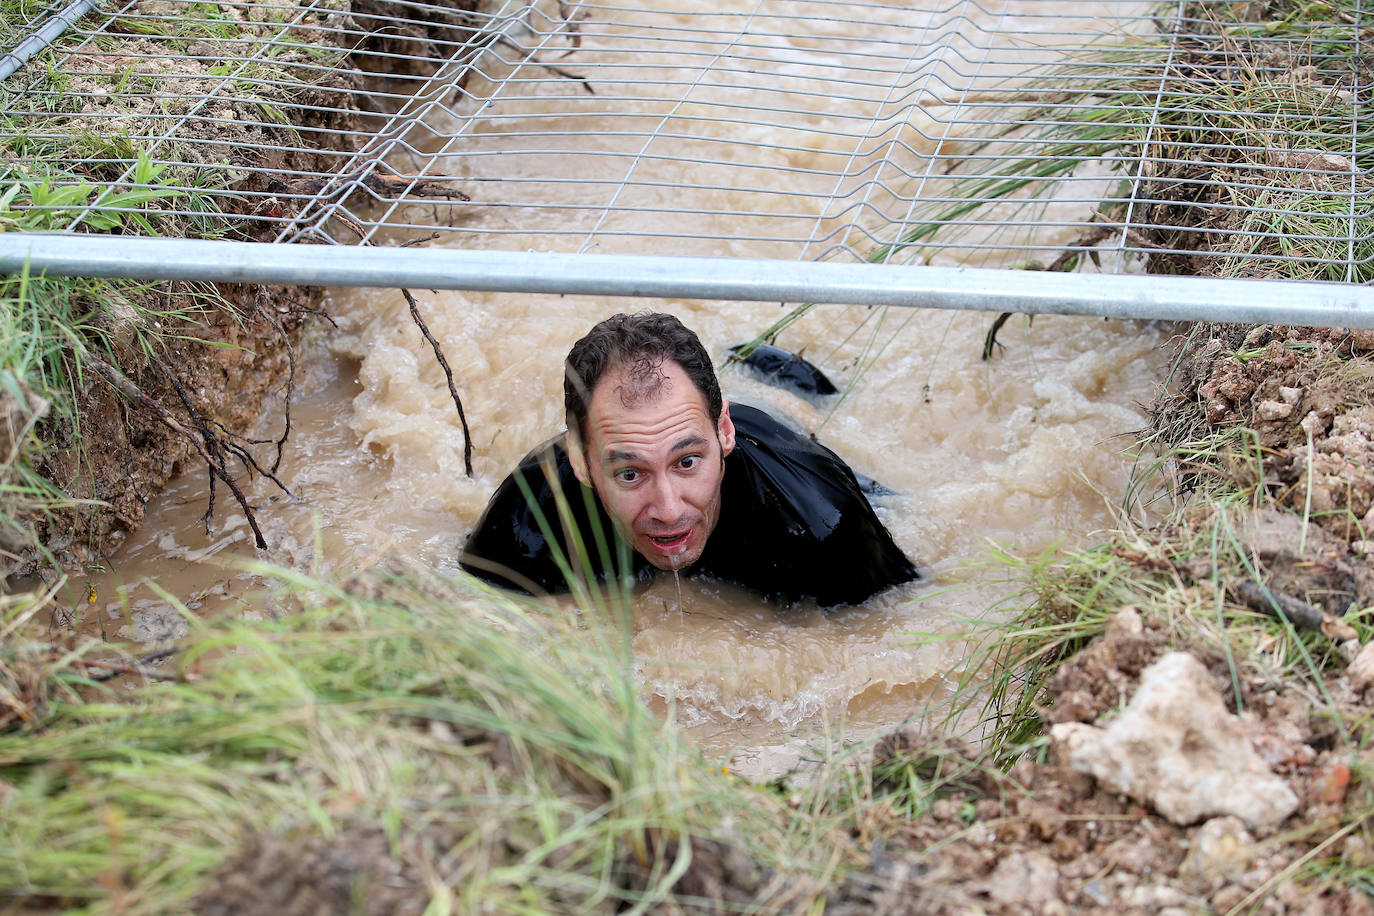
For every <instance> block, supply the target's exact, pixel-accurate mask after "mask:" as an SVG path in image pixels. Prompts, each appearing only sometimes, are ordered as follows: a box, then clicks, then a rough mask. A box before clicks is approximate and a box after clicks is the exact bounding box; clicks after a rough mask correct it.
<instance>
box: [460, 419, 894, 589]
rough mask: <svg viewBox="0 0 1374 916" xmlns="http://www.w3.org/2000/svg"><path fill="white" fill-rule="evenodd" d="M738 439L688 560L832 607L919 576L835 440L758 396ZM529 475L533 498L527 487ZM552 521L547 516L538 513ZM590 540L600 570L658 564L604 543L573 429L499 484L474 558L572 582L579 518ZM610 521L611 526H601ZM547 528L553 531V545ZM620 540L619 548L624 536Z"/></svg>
mask: <svg viewBox="0 0 1374 916" xmlns="http://www.w3.org/2000/svg"><path fill="white" fill-rule="evenodd" d="M730 418H731V420H733V421H734V425H735V448H734V451H732V452H731V453H730V454H729V455H727V456H726V458H725V477H724V480H723V481H722V483H721V512H720V520H719V521H718V522H717V523H716V527H715V530H714V531H713V532H712V534H711V536H710V538H709V539H708V540H707V542H706V548H705V550H703V551H702V554H701V558H700V559H698V560H697V562H696V563H694V564H693V565H692V566H691V567H689V568H688V570H687V572H688V574H690V575H704V576H710V577H712V578H716V579H721V580H723V581H726V582H733V583H735V584H737V585H742V586H744V587H745V588H748V589H751V590H753V591H755V592H758V593H759V594H761V595H764V596H766V597H769V598H774V599H778V600H781V601H785V602H791V601H796V600H799V599H801V598H814V599H815V600H816V602H817V603H818V604H819V605H821V606H822V607H825V606H830V605H837V604H857V603H859V602H861V601H864V600H865V599H867V598H868V597H870V596H871V595H873V594H875V593H877V592H879V591H882V590H883V589H885V588H888V587H889V586H892V585H898V584H900V583H902V582H910V581H911V580H912V579H915V578H917V577H918V573H917V572H916V567H915V566H913V565H912V564H911V562H910V561H909V560H908V559H907V558H906V556H905V555H904V554H903V553H902V551H901V549H900V548H898V547H897V545H896V544H895V543H893V540H892V536H891V535H889V534H888V532H887V529H886V528H884V527H883V524H882V522H880V521H879V520H878V517H877V515H876V514H874V512H873V507H872V506H870V505H869V503H868V500H867V499H865V498H864V495H863V493H862V492H861V491H860V489H859V485H858V483H857V482H856V480H855V478H854V472H853V471H851V470H850V469H849V466H848V465H846V464H845V463H844V462H843V461H842V460H840V458H839V457H838V456H837V455H836V454H835V453H834V452H832V451H830V449H828V448H826V447H824V446H823V445H820V444H819V443H817V442H814V441H813V440H811V439H809V438H806V437H804V436H801V435H798V434H797V433H795V432H793V431H792V430H791V429H789V428H788V427H786V426H784V425H783V424H781V423H779V422H778V421H777V420H775V419H773V418H772V417H770V416H769V415H768V414H766V413H764V412H763V411H761V410H758V409H756V408H753V407H747V406H744V405H737V404H732V405H730ZM541 461H543V462H546V463H547V464H546V466H547V467H549V468H552V469H553V473H552V475H551V476H553V477H554V478H555V479H556V480H557V482H558V487H559V488H561V492H562V493H564V494H566V496H567V500H566V503H567V507H568V509H569V512H568V513H567V517H568V518H570V519H573V520H574V521H573V523H572V524H569V525H563V524H560V523H559V518H560V516H559V514H558V510H557V502H558V500H557V497H556V495H555V488H554V486H553V485H551V484H550V482H549V476H550V475H546V473H545V472H544V471H543V470H541V468H540V463H541ZM517 475H519V476H521V477H523V479H524V480H525V482H526V483H527V484H528V487H529V490H530V493H531V494H532V496H533V504H534V506H535V507H538V511H537V512H536V510H535V508H532V506H531V503H530V501H529V500H528V499H526V497H525V495H524V494H523V493H522V492H521V488H520V485H519V483H518V482H517ZM539 515H542V517H543V519H545V520H547V523H548V527H547V528H544V527H542V526H541V525H540V524H539V518H538V516H539ZM574 526H575V527H576V529H577V531H576V536H577V537H579V538H580V539H581V541H582V543H583V544H585V545H587V547H586V549H585V551H584V552H582V553H581V554H580V555H581V556H591V557H593V558H595V560H596V562H593V563H592V564H591V568H592V572H593V573H594V574H595V575H596V576H597V577H598V578H603V579H604V578H606V577H607V575H608V573H609V572H610V571H611V570H613V569H616V568H619V567H617V565H616V563H615V561H614V557H615V556H616V555H619V556H620V557H621V558H622V559H624V558H628V559H629V561H630V563H631V564H632V575H634V576H636V577H639V576H643V575H648V574H650V573H651V572H652V570H653V567H652V566H651V565H650V564H649V563H648V561H647V560H645V559H644V558H643V557H641V556H639V555H638V554H635V553H633V552H632V551H630V550H629V549H628V546H627V545H625V543H624V542H623V541H618V544H617V545H616V546H612V547H609V548H607V549H604V550H602V549H598V547H597V546H596V545H597V540H596V532H597V531H598V530H599V531H601V532H605V533H606V535H605V540H603V541H602V543H603V544H605V543H608V542H609V541H610V539H611V538H612V535H611V534H610V533H611V532H612V526H611V522H610V519H609V517H608V516H607V515H606V513H605V511H604V510H603V509H602V507H601V503H600V500H598V499H597V498H596V496H595V495H594V494H593V493H592V491H591V490H590V489H589V488H587V487H584V486H582V485H581V484H580V483H579V482H578V480H577V478H576V476H575V475H574V474H573V470H572V465H571V463H570V462H569V461H568V454H567V449H566V448H565V447H564V445H563V442H562V437H561V436H560V437H557V438H556V439H553V440H550V441H549V442H546V443H545V444H544V445H542V446H540V447H539V448H537V449H535V450H534V451H532V452H530V454H529V455H527V456H525V459H524V460H523V461H522V462H521V463H520V466H519V467H517V468H516V469H515V471H514V472H512V474H511V475H510V476H508V477H507V478H506V479H505V480H504V481H502V483H501V486H500V487H498V488H497V490H496V493H495V494H493V496H492V498H491V502H490V503H489V504H488V505H487V508H486V511H485V512H483V513H482V518H481V519H480V520H479V521H478V522H477V527H476V528H475V529H474V530H473V533H472V536H471V537H470V538H469V539H468V542H467V546H466V547H465V548H464V550H463V555H462V558H461V560H460V562H461V564H462V566H463V568H464V569H467V570H468V571H469V572H472V573H474V574H476V575H478V576H481V577H482V578H484V579H487V580H488V581H491V582H494V583H495V584H497V585H501V586H503V587H514V588H517V589H520V590H522V591H545V592H565V591H568V588H569V586H568V584H567V579H566V576H565V574H564V572H563V570H562V569H561V568H560V566H559V562H558V557H567V556H568V550H567V529H568V528H571V527H574ZM598 526H599V527H598ZM544 531H548V532H550V533H552V534H553V537H554V546H553V547H552V548H551V546H550V543H549V540H548V538H547V537H546V536H545V534H544ZM617 546H618V550H617V549H616V547H617Z"/></svg>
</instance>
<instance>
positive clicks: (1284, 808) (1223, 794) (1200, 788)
mask: <svg viewBox="0 0 1374 916" xmlns="http://www.w3.org/2000/svg"><path fill="white" fill-rule="evenodd" d="M1051 735H1052V737H1053V739H1054V741H1055V743H1056V745H1057V746H1058V748H1059V751H1060V753H1061V754H1063V755H1064V756H1065V759H1067V760H1068V761H1069V763H1070V765H1072V766H1073V767H1074V769H1076V770H1078V771H1079V772H1081V773H1088V774H1090V775H1092V776H1093V777H1095V778H1096V779H1097V780H1098V781H1099V782H1100V783H1102V784H1103V785H1104V786H1106V787H1107V788H1109V789H1111V790H1113V791H1116V792H1121V793H1123V794H1125V795H1129V796H1131V797H1132V798H1134V799H1136V800H1137V801H1141V802H1145V803H1147V804H1150V805H1152V806H1153V807H1154V808H1155V810H1157V811H1158V812H1159V813H1160V814H1162V815H1163V816H1164V817H1166V818H1168V819H1169V820H1170V821H1172V822H1173V823H1175V824H1178V825H1180V826H1184V825H1188V824H1195V823H1197V822H1198V821H1200V820H1203V819H1204V818H1208V817H1214V816H1217V815H1223V814H1231V815H1235V816H1236V817H1239V818H1240V819H1241V820H1243V821H1245V823H1247V824H1248V825H1250V826H1251V827H1260V826H1266V825H1270V824H1277V823H1279V822H1280V821H1282V820H1283V819H1284V818H1286V817H1288V815H1290V814H1292V813H1293V811H1294V810H1295V809H1296V808H1297V806H1298V799H1297V796H1296V795H1294V794H1293V791H1292V789H1290V788H1289V787H1288V784H1287V783H1285V782H1284V781H1283V780H1282V779H1280V778H1278V777H1277V776H1275V775H1274V774H1273V773H1272V772H1270V771H1269V769H1268V767H1266V766H1265V764H1264V761H1263V760H1261V759H1260V757H1259V755H1258V754H1256V753H1255V750H1254V748H1253V747H1251V745H1250V742H1249V740H1248V739H1247V738H1246V735H1245V731H1244V727H1243V726H1242V724H1241V721H1240V719H1238V718H1237V717H1236V716H1234V715H1232V714H1231V713H1230V712H1228V711H1227V709H1226V706H1225V704H1224V703H1223V702H1222V699H1221V693H1220V692H1219V691H1218V690H1217V687H1216V684H1215V683H1214V682H1213V680H1212V677H1211V675H1210V674H1208V673H1207V669H1206V668H1204V667H1203V666H1202V663H1201V662H1199V661H1198V660H1197V659H1195V658H1193V657H1192V656H1191V655H1189V654H1187V653H1186V652H1171V653H1169V654H1168V655H1166V656H1164V657H1163V658H1161V659H1160V660H1159V661H1157V662H1155V663H1154V664H1153V665H1151V666H1150V667H1149V668H1147V669H1145V671H1144V672H1143V673H1142V674H1141V677H1140V688H1139V689H1138V690H1137V691H1136V694H1135V696H1134V697H1132V698H1131V701H1130V703H1129V704H1127V706H1126V708H1125V709H1123V710H1122V711H1121V713H1120V714H1119V715H1117V717H1116V718H1115V719H1113V720H1112V721H1111V722H1110V723H1109V724H1108V725H1107V726H1106V727H1105V728H1096V727H1094V726H1091V725H1084V724H1082V723H1080V722H1065V723H1061V724H1059V725H1056V726H1054V728H1053V730H1052V731H1051Z"/></svg>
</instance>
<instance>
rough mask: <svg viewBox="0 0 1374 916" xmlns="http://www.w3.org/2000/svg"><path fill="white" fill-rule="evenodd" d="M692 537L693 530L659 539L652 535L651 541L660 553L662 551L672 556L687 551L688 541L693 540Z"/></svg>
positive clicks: (663, 536)
mask: <svg viewBox="0 0 1374 916" xmlns="http://www.w3.org/2000/svg"><path fill="white" fill-rule="evenodd" d="M691 536H692V530H691V529H690V528H689V529H687V530H686V531H679V532H677V533H676V534H667V535H661V536H657V537H656V536H654V535H650V536H649V540H650V542H652V543H653V545H654V546H655V547H657V548H658V549H659V550H660V551H662V552H663V553H665V554H670V555H671V554H675V553H681V552H682V551H684V550H686V549H687V541H688V540H689V539H690V538H691Z"/></svg>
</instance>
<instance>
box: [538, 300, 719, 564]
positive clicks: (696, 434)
mask: <svg viewBox="0 0 1374 916" xmlns="http://www.w3.org/2000/svg"><path fill="white" fill-rule="evenodd" d="M563 399H564V405H565V407H566V409H567V413H568V433H569V436H568V439H569V441H568V451H569V456H570V458H571V459H572V464H573V470H574V471H575V472H576V474H577V477H578V479H579V480H581V481H582V482H583V483H584V484H586V485H587V486H590V487H591V488H592V489H594V490H595V491H596V493H597V495H598V496H599V497H600V499H601V503H602V505H603V506H605V508H606V511H607V513H608V514H609V515H610V516H611V518H612V520H613V521H614V522H615V523H616V525H617V527H619V528H620V530H621V532H622V533H623V534H624V535H625V537H626V539H627V540H629V541H630V545H631V546H632V547H633V548H634V549H635V550H636V551H637V552H638V553H639V554H641V555H642V556H643V557H644V558H645V559H647V560H648V561H649V562H650V563H652V564H653V565H654V566H657V567H658V568H659V569H681V568H683V567H685V566H689V565H691V564H692V563H695V562H696V561H697V559H698V558H699V557H700V556H701V552H702V550H703V549H704V548H705V546H706V539H707V538H708V537H709V536H710V535H711V532H712V531H713V530H715V526H716V522H717V521H719V519H720V484H721V480H722V479H723V478H724V475H725V456H726V455H728V454H730V452H731V450H733V449H734V447H735V427H734V424H733V423H731V421H730V408H729V405H728V404H727V403H725V401H724V400H723V399H722V398H721V395H720V383H719V382H718V381H717V380H716V374H715V370H714V369H713V368H712V366H711V358H710V356H709V355H708V354H707V352H706V348H705V347H703V346H702V345H701V341H700V340H698V339H697V336H696V335H695V334H693V333H692V332H691V331H690V330H688V329H687V328H686V327H684V326H683V324H682V322H680V321H678V320H677V319H676V318H674V317H673V316H671V315H661V314H655V315H651V314H640V315H614V316H612V317H610V318H607V319H606V320H605V321H603V322H601V323H600V324H598V325H597V326H596V327H594V328H592V330H591V331H590V332H588V334H587V336H585V337H583V338H582V339H581V340H579V341H578V342H577V343H576V344H574V345H573V348H572V350H571V351H570V352H569V353H568V360H567V371H566V374H565V376H564V381H563Z"/></svg>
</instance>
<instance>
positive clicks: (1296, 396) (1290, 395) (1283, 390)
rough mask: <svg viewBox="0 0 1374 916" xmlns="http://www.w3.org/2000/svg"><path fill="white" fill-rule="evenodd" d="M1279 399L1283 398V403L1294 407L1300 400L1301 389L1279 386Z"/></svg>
mask: <svg viewBox="0 0 1374 916" xmlns="http://www.w3.org/2000/svg"><path fill="white" fill-rule="evenodd" d="M1279 397H1281V398H1283V400H1284V403H1286V404H1291V405H1292V406H1294V407H1296V406H1297V405H1298V402H1299V401H1301V400H1302V389H1301V388H1289V387H1288V386H1286V385H1284V386H1281V387H1280V388H1279Z"/></svg>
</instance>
